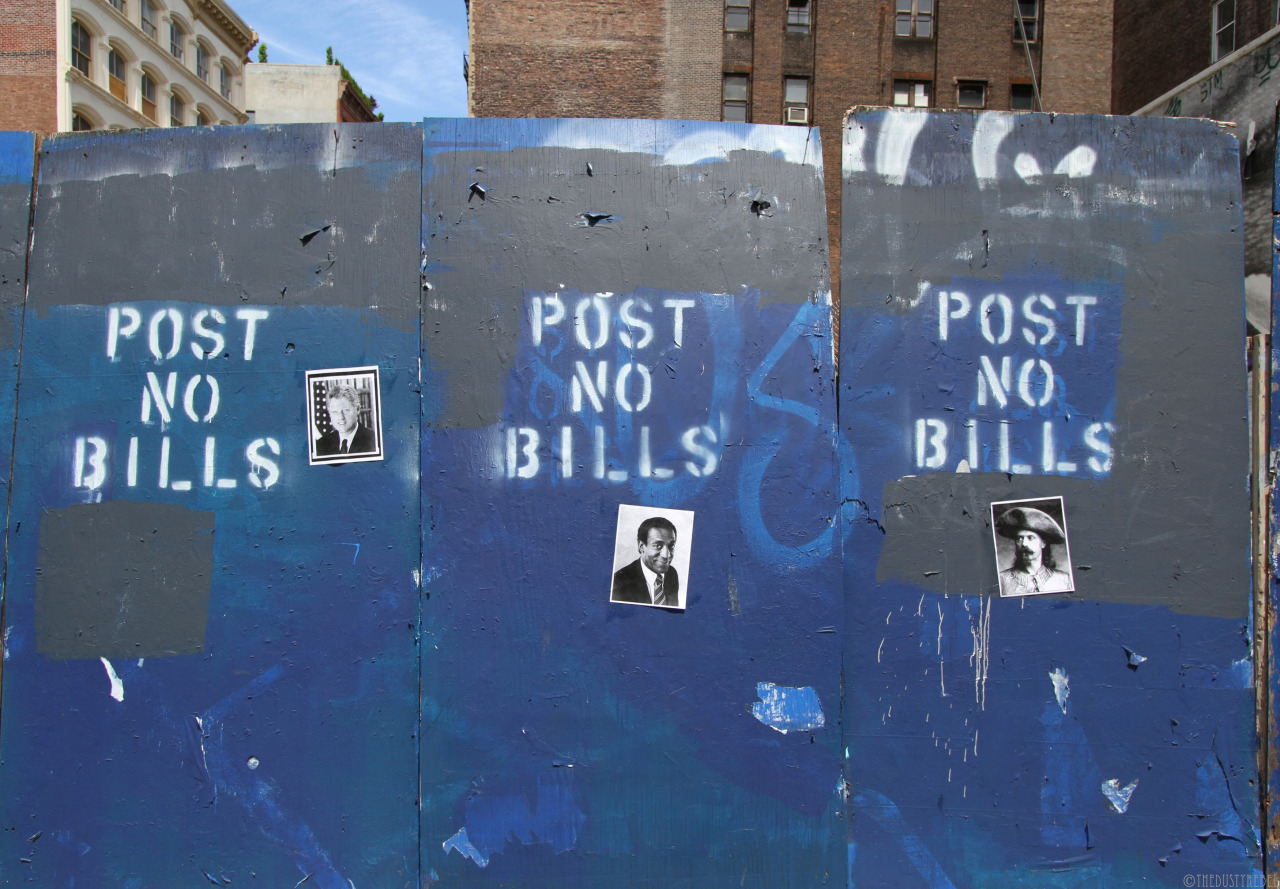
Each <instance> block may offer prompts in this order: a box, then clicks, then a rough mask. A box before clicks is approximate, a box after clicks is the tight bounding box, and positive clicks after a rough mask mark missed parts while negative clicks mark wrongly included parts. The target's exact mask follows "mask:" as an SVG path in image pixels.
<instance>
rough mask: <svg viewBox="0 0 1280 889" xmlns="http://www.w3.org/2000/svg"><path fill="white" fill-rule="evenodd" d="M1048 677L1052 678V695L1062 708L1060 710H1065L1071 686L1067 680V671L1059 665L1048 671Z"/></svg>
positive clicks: (1064, 711)
mask: <svg viewBox="0 0 1280 889" xmlns="http://www.w3.org/2000/svg"><path fill="white" fill-rule="evenodd" d="M1049 678H1050V679H1051V680H1053V696H1054V697H1055V698H1057V699H1058V706H1059V707H1061V708H1062V712H1063V713H1066V712H1067V698H1069V697H1071V686H1070V684H1069V682H1068V680H1067V671H1066V670H1064V669H1062V668H1061V667H1054V668H1053V669H1052V670H1050V671H1049Z"/></svg>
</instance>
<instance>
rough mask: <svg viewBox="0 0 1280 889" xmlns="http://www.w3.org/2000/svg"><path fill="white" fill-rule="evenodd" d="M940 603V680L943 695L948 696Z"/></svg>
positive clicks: (939, 605) (939, 604)
mask: <svg viewBox="0 0 1280 889" xmlns="http://www.w3.org/2000/svg"><path fill="white" fill-rule="evenodd" d="M937 605H938V682H939V684H940V686H941V688H942V696H943V697H944V698H945V697H946V696H947V659H946V658H944V657H943V656H942V603H941V602H939V603H937Z"/></svg>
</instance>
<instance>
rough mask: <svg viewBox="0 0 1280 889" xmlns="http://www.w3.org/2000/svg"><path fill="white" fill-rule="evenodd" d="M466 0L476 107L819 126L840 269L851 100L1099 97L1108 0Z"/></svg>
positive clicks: (1051, 103)
mask: <svg viewBox="0 0 1280 889" xmlns="http://www.w3.org/2000/svg"><path fill="white" fill-rule="evenodd" d="M1152 2H1155V0H1152ZM469 8H470V42H471V52H470V57H469V60H470V69H469V74H470V76H469V87H470V112H471V114H472V115H475V116H481V117H641V118H643V117H661V118H685V119H698V120H730V121H747V122H751V123H768V124H792V125H798V126H811V125H815V124H816V125H818V126H820V127H821V128H822V133H823V137H824V138H823V163H824V167H825V171H826V187H827V206H828V208H829V213H830V222H831V225H830V233H831V255H832V264H833V268H832V278H833V280H836V281H838V279H839V278H838V261H839V208H840V131H841V125H842V123H843V119H844V115H845V112H846V111H848V109H849V108H850V107H852V106H855V105H894V104H896V105H910V106H915V107H930V108H973V109H984V108H985V109H1000V110H1027V111H1030V110H1035V109H1036V108H1043V110H1046V111H1063V112H1107V111H1109V110H1110V108H1111V95H1112V91H1113V86H1112V79H1111V70H1112V66H1111V45H1112V18H1113V17H1112V0H1045V2H1041V0H1012V2H1009V3H999V2H991V0H650V2H644V3H638V2H630V3H628V2H620V0H561V2H557V3H549V2H546V0H470V4H469ZM1024 29H1025V31H1024ZM1024 35H1025V40H1024V39H1023V38H1024ZM1037 93H1038V97H1039V102H1038V103H1037Z"/></svg>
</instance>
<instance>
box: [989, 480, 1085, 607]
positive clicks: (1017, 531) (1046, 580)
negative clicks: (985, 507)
mask: <svg viewBox="0 0 1280 889" xmlns="http://www.w3.org/2000/svg"><path fill="white" fill-rule="evenodd" d="M1055 506H1056V509H1055ZM1042 507H1045V508H1042ZM1046 508H1047V509H1053V510H1054V511H1055V512H1057V513H1058V515H1062V514H1063V511H1062V498H1061V497H1053V498H1048V499H1046V500H1015V501H1006V502H1004V503H993V504H991V515H992V527H993V528H994V529H995V533H996V534H997V535H998V536H999V537H1003V538H1005V539H1007V540H1011V541H1013V564H1012V565H1010V566H1009V567H1008V568H1005V569H1004V570H1003V571H1001V572H1000V595H1002V596H1035V595H1039V594H1041V593H1069V592H1071V591H1073V590H1074V589H1075V583H1074V581H1073V580H1072V578H1071V573H1070V571H1071V563H1070V557H1069V555H1068V556H1067V558H1066V559H1065V560H1064V562H1063V564H1064V565H1065V567H1066V569H1067V570H1065V571H1063V570H1061V569H1059V567H1058V560H1057V558H1055V555H1054V548H1055V547H1061V548H1062V552H1063V553H1064V555H1065V554H1066V553H1067V552H1068V550H1067V534H1066V531H1064V530H1063V528H1064V526H1065V522H1064V523H1063V524H1059V522H1058V520H1057V519H1055V518H1054V517H1053V516H1052V515H1050V514H1049V512H1047V511H1046ZM1006 548H1007V545H1006ZM999 555H1000V542H999V540H998V539H997V541H996V557H997V560H999Z"/></svg>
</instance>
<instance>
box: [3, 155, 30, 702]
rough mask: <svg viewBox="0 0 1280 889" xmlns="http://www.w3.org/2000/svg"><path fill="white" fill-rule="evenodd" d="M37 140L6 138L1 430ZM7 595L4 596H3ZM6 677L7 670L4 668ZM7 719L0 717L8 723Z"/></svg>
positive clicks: (14, 359)
mask: <svg viewBox="0 0 1280 889" xmlns="http://www.w3.org/2000/svg"><path fill="white" fill-rule="evenodd" d="M35 145H36V143H35V137H34V136H32V135H31V134H30V133H0V368H3V372H2V373H0V428H2V429H6V430H7V429H9V428H11V426H12V424H13V410H14V401H15V398H16V396H17V391H18V363H19V362H18V354H19V352H18V350H19V346H20V338H21V336H22V309H23V296H24V294H25V291H26V281H27V243H28V240H29V238H28V236H29V234H30V232H31V176H32V173H33V171H34V169H35V163H34V161H35ZM12 445H13V437H12V435H8V434H5V433H4V432H0V467H3V469H0V499H2V500H3V502H4V503H6V504H7V503H8V502H9V472H8V467H9V464H10V462H11V460H12V456H13V455H12V451H11V448H12ZM2 592H3V591H2V590H0V593H2ZM0 675H2V665H0ZM2 718H3V713H0V721H2Z"/></svg>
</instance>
